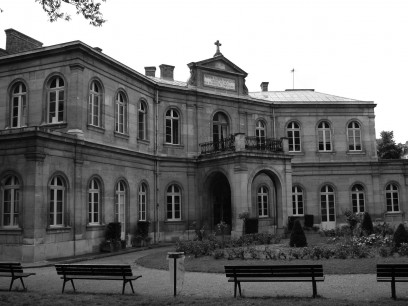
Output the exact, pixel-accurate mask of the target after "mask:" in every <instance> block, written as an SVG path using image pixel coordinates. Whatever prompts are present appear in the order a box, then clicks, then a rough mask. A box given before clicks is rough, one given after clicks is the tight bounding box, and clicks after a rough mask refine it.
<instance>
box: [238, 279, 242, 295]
mask: <svg viewBox="0 0 408 306" xmlns="http://www.w3.org/2000/svg"><path fill="white" fill-rule="evenodd" d="M238 289H239V296H242V294H241V282H238Z"/></svg>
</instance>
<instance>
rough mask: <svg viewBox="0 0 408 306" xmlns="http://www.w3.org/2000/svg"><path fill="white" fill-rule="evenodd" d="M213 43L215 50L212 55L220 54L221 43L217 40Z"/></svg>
mask: <svg viewBox="0 0 408 306" xmlns="http://www.w3.org/2000/svg"><path fill="white" fill-rule="evenodd" d="M214 45H216V46H217V52H215V54H214V57H215V56H219V55H222V54H221V52H220V46H222V45H221V43H220V41H219V40H217V41H216V42H215V43H214Z"/></svg>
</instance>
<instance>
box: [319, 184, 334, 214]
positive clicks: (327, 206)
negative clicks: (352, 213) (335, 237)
mask: <svg viewBox="0 0 408 306" xmlns="http://www.w3.org/2000/svg"><path fill="white" fill-rule="evenodd" d="M320 205H321V213H322V222H334V221H336V212H335V198H334V189H333V187H331V186H329V185H325V186H323V187H322V189H321V190H320Z"/></svg>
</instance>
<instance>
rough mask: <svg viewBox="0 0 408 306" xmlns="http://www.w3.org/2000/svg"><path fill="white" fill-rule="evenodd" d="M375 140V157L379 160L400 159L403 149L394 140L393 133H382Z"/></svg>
mask: <svg viewBox="0 0 408 306" xmlns="http://www.w3.org/2000/svg"><path fill="white" fill-rule="evenodd" d="M380 137H381V138H380V139H377V155H378V158H379V159H400V158H401V155H402V152H403V148H402V146H401V145H397V144H396V143H395V140H394V132H393V131H390V132H387V131H382V132H381V134H380Z"/></svg>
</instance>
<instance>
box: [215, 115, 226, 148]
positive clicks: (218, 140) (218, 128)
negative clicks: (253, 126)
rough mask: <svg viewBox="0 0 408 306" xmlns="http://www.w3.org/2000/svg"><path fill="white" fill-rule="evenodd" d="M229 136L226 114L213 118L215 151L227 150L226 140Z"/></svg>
mask: <svg viewBox="0 0 408 306" xmlns="http://www.w3.org/2000/svg"><path fill="white" fill-rule="evenodd" d="M228 135H229V124H228V118H227V116H226V115H225V114H224V113H221V112H218V113H215V114H214V117H213V143H214V149H215V150H222V149H225V146H226V144H225V139H227V138H228Z"/></svg>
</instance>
